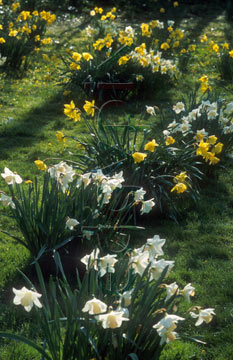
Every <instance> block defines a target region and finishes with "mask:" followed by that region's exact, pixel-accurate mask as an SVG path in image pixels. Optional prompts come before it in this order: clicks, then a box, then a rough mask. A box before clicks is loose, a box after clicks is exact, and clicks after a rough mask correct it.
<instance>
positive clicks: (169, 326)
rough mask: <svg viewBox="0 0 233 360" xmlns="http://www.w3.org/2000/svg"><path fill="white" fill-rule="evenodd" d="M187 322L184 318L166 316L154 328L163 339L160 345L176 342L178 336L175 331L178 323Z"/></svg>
mask: <svg viewBox="0 0 233 360" xmlns="http://www.w3.org/2000/svg"><path fill="white" fill-rule="evenodd" d="M181 320H185V319H184V318H182V317H180V316H176V315H166V316H165V317H164V318H163V319H162V320H160V321H159V322H158V323H157V324H155V325H154V326H153V328H154V329H156V330H157V333H158V334H159V336H160V337H161V340H160V345H162V344H164V343H165V342H166V343H170V342H172V341H174V340H175V339H176V338H177V336H178V334H177V333H176V332H174V331H173V330H175V329H176V324H177V322H178V321H181Z"/></svg>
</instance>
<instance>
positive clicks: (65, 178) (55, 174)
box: [48, 161, 75, 192]
mask: <svg viewBox="0 0 233 360" xmlns="http://www.w3.org/2000/svg"><path fill="white" fill-rule="evenodd" d="M48 172H49V174H50V176H51V178H53V179H56V180H57V181H58V182H59V183H60V184H61V187H62V191H63V192H65V191H66V189H67V187H68V184H69V183H70V182H72V181H73V176H74V175H75V171H74V170H73V168H72V166H69V165H67V164H66V163H65V162H64V161H61V162H60V163H59V164H57V165H54V166H52V167H51V168H49V169H48Z"/></svg>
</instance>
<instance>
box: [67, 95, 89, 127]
mask: <svg viewBox="0 0 233 360" xmlns="http://www.w3.org/2000/svg"><path fill="white" fill-rule="evenodd" d="M83 109H84V111H85V113H86V114H87V115H91V116H92V117H93V116H94V114H95V100H92V101H91V102H90V101H88V100H85V104H84V105H83ZM64 114H65V115H66V116H67V117H68V118H70V119H73V120H74V122H77V121H79V120H81V115H82V112H81V110H80V109H79V108H77V107H76V106H75V103H74V101H73V100H71V102H70V104H64Z"/></svg>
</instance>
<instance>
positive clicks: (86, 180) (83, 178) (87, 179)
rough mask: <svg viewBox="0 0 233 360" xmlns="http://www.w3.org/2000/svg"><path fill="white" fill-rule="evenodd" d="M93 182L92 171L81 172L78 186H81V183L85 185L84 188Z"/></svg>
mask: <svg viewBox="0 0 233 360" xmlns="http://www.w3.org/2000/svg"><path fill="white" fill-rule="evenodd" d="M90 182H91V173H90V172H89V173H86V174H82V175H80V174H79V178H78V180H77V185H76V186H77V188H78V187H80V186H81V184H83V185H84V189H85V188H86V187H87V186H88V185H89V184H90Z"/></svg>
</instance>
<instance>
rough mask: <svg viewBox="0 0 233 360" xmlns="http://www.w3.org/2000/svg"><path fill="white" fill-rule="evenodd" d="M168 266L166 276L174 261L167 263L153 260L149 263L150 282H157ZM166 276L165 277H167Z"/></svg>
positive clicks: (166, 261)
mask: <svg viewBox="0 0 233 360" xmlns="http://www.w3.org/2000/svg"><path fill="white" fill-rule="evenodd" d="M167 266H168V270H167V274H168V272H169V271H170V270H171V268H172V267H173V266H174V261H168V260H164V259H161V260H153V261H152V262H151V267H150V281H151V280H158V279H159V278H160V276H161V274H162V272H163V270H164V269H165V268H166V267H167ZM167 274H166V275H167Z"/></svg>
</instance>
